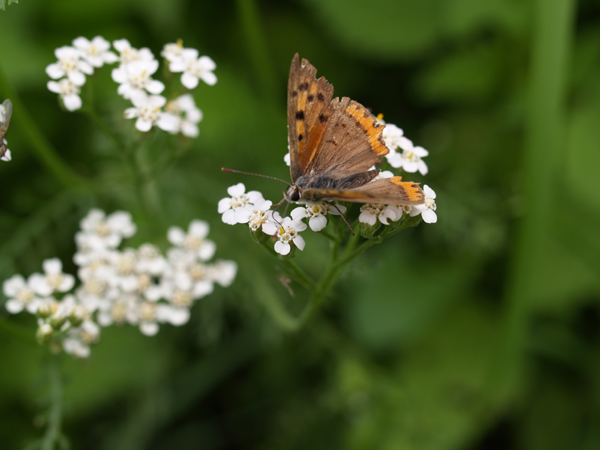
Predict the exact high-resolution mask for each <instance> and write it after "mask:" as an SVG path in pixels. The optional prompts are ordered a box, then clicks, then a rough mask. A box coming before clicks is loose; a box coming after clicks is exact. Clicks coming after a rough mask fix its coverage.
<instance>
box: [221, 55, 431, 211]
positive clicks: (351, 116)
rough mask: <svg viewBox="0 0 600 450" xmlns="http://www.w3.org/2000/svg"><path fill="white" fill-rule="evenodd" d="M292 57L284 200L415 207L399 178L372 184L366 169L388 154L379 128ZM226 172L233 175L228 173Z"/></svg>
mask: <svg viewBox="0 0 600 450" xmlns="http://www.w3.org/2000/svg"><path fill="white" fill-rule="evenodd" d="M316 74H317V69H316V68H315V67H314V66H313V65H312V64H311V63H310V62H308V60H306V59H302V62H300V57H299V56H298V54H297V53H296V55H294V58H293V59H292V66H291V68H290V77H289V81H288V92H287V96H288V97H287V101H288V111H287V117H288V137H289V144H290V174H291V178H292V184H291V185H290V187H289V188H288V189H287V190H286V191H285V193H284V197H285V200H287V201H289V202H296V203H304V202H316V201H327V200H338V201H345V202H355V203H383V204H392V205H420V204H422V203H424V199H425V197H424V195H423V191H422V190H421V188H420V187H419V185H418V184H417V183H413V182H410V181H402V178H401V177H392V178H386V179H380V180H375V181H373V180H374V178H375V177H376V176H377V175H378V174H379V172H380V170H379V169H371V168H372V167H373V166H374V165H375V164H378V163H380V162H381V157H382V156H384V155H386V154H387V153H388V152H389V149H388V148H387V147H386V145H385V143H384V142H383V137H382V133H383V129H384V125H382V124H379V123H378V122H377V119H376V118H375V117H374V116H373V115H372V114H371V113H370V112H369V110H367V108H365V107H364V106H362V105H361V104H360V103H358V102H355V101H354V100H351V99H349V98H348V97H343V98H342V99H341V100H340V99H339V98H335V99H334V98H333V86H332V85H331V84H330V83H329V82H328V81H327V80H326V79H325V78H324V77H321V78H319V79H317V78H316ZM223 170H226V171H231V172H236V171H232V170H229V169H223Z"/></svg>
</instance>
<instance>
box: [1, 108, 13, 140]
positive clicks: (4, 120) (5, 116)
mask: <svg viewBox="0 0 600 450" xmlns="http://www.w3.org/2000/svg"><path fill="white" fill-rule="evenodd" d="M11 116H12V102H11V101H10V100H9V99H6V100H4V102H2V105H1V106H0V139H4V136H6V132H7V131H8V124H9V123H10V118H11Z"/></svg>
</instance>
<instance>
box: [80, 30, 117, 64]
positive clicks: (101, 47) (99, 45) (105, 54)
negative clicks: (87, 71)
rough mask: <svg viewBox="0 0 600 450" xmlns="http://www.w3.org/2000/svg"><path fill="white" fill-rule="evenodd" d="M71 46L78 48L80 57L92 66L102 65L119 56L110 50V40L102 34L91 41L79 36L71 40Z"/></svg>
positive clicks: (114, 60) (111, 61)
mask: <svg viewBox="0 0 600 450" xmlns="http://www.w3.org/2000/svg"><path fill="white" fill-rule="evenodd" d="M73 47H75V48H76V49H77V50H79V51H80V53H81V57H82V58H83V59H84V60H85V61H87V62H88V63H89V64H90V65H92V66H93V67H102V66H103V65H104V64H112V63H115V62H117V61H118V60H119V57H118V56H117V55H116V54H115V53H113V52H111V51H110V42H108V41H107V40H106V39H104V38H103V37H102V36H96V37H95V38H94V39H92V40H91V41H90V40H88V39H87V38H84V37H82V36H80V37H78V38H76V39H75V40H73Z"/></svg>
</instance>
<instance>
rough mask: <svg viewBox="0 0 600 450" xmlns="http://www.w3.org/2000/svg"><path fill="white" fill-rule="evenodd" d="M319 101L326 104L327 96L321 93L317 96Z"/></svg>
mask: <svg viewBox="0 0 600 450" xmlns="http://www.w3.org/2000/svg"><path fill="white" fill-rule="evenodd" d="M317 99H318V100H319V101H320V102H324V101H325V96H324V95H323V93H322V92H319V93H318V94H317Z"/></svg>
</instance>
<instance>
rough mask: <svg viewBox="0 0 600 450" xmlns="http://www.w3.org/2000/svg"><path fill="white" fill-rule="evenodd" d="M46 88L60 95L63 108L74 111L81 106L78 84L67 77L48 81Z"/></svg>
mask: <svg viewBox="0 0 600 450" xmlns="http://www.w3.org/2000/svg"><path fill="white" fill-rule="evenodd" d="M48 90H49V91H51V92H54V93H55V94H58V95H60V98H61V100H62V102H63V104H64V105H65V108H67V109H68V110H69V111H76V110H78V109H80V108H81V97H80V96H79V86H77V85H76V84H75V83H73V82H72V81H71V80H70V79H69V78H63V79H62V80H60V81H58V82H57V81H48Z"/></svg>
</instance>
